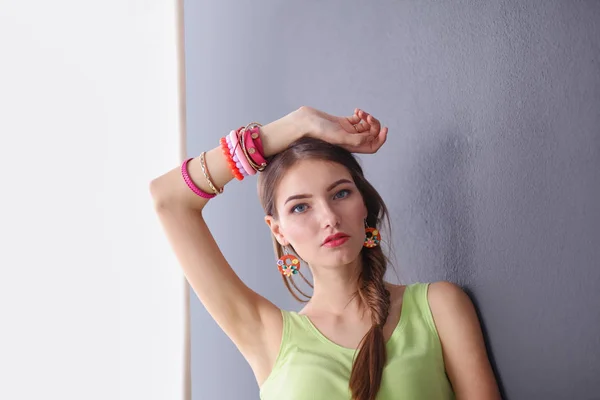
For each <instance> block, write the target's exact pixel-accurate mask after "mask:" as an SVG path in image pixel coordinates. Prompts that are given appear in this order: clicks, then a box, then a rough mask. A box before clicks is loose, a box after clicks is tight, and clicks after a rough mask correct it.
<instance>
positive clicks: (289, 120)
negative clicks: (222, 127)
mask: <svg viewBox="0 0 600 400" xmlns="http://www.w3.org/2000/svg"><path fill="white" fill-rule="evenodd" d="M301 114H302V111H301V110H297V111H294V112H293V113H291V114H288V115H286V116H284V117H282V118H280V119H278V120H276V121H273V122H271V123H269V124H266V125H264V126H263V127H261V129H260V134H261V141H262V144H263V149H264V154H265V157H271V156H273V155H275V154H277V153H280V152H281V151H283V150H285V149H286V148H287V147H288V146H289V144H290V143H292V142H293V141H294V140H296V139H298V138H300V137H301V136H302V135H303V134H304V133H306V132H305V129H304V128H303V120H302V116H301ZM205 164H206V169H207V170H208V173H209V175H210V177H211V179H212V181H213V184H214V185H215V186H216V187H217V188H221V187H225V186H226V184H227V183H229V182H230V181H231V180H232V179H233V178H234V176H233V173H232V172H231V170H230V168H229V165H228V163H227V160H226V159H225V157H224V155H223V153H222V150H221V147H220V146H217V147H215V148H213V149H212V150H209V151H207V152H206V154H205ZM188 174H189V176H190V178H191V179H192V181H193V182H194V184H195V185H196V186H197V187H198V188H200V189H201V190H202V191H204V192H206V193H212V190H211V188H210V186H209V185H208V182H207V180H206V178H205V177H204V174H203V173H202V167H201V162H200V157H199V156H198V157H195V158H194V159H192V160H190V161H189V163H188ZM248 178H250V177H246V178H245V179H248ZM150 191H151V193H152V197H153V198H154V201H155V203H156V206H157V207H158V208H162V207H167V206H169V207H171V206H177V207H186V208H190V209H195V210H198V211H201V210H202V209H203V208H204V206H205V205H206V204H207V203H208V199H205V198H203V197H200V196H198V195H196V194H195V193H193V192H192V191H191V190H190V189H189V188H188V187H187V185H186V183H185V181H184V180H183V178H182V176H181V167H180V166H179V167H176V168H174V169H172V170H171V171H169V172H167V173H166V174H164V175H161V176H160V177H158V178H156V179H154V180H153V181H152V182H151V184H150Z"/></svg>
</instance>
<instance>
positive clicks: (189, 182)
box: [181, 158, 216, 199]
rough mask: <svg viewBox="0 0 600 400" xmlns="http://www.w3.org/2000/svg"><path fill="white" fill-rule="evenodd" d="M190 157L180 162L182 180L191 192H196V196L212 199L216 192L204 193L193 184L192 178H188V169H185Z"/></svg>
mask: <svg viewBox="0 0 600 400" xmlns="http://www.w3.org/2000/svg"><path fill="white" fill-rule="evenodd" d="M191 159H192V158H188V159H187V160H185V161H184V162H183V164H181V176H183V180H184V181H185V183H186V184H187V185H188V187H189V188H190V190H191V191H192V192H194V193H196V194H197V195H198V196H200V197H204V198H205V199H212V198H213V197H215V196H216V194H214V193H212V194H211V193H206V192H204V191H203V190H202V189H200V188H199V187H198V186H196V185H195V184H194V182H192V178H190V175H189V174H188V169H187V165H188V162H190V160H191Z"/></svg>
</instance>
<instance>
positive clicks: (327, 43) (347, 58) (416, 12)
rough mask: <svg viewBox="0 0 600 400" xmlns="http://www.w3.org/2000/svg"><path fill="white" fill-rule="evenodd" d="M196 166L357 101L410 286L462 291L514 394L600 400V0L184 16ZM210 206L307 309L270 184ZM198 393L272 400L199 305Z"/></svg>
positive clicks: (283, 297) (200, 8)
mask: <svg viewBox="0 0 600 400" xmlns="http://www.w3.org/2000/svg"><path fill="white" fill-rule="evenodd" d="M185 19H186V20H185V23H186V57H187V60H186V68H187V91H188V93H187V101H188V111H187V112H188V120H187V122H188V152H189V155H190V156H195V155H198V154H199V152H200V151H202V150H206V149H209V148H213V147H215V146H217V144H218V139H219V137H221V136H223V135H224V134H225V133H227V132H229V130H230V129H232V128H235V127H238V126H240V125H242V124H245V123H247V122H250V121H254V120H258V121H261V122H263V123H266V122H268V121H270V120H273V119H276V118H279V117H281V116H282V115H284V114H286V113H288V112H289V111H291V110H293V109H295V108H297V107H299V106H301V105H304V104H306V105H311V106H314V107H317V108H322V109H324V110H326V111H328V112H331V113H337V114H347V113H351V112H352V110H353V109H354V107H362V108H364V109H366V110H368V111H371V112H373V113H374V114H375V115H376V116H378V117H379V118H380V119H381V120H382V121H384V123H385V124H387V125H388V126H389V127H390V134H389V139H388V142H387V143H386V145H385V146H384V148H383V149H382V150H381V151H380V152H379V153H378V154H376V155H369V156H360V158H361V160H362V163H363V166H364V167H365V170H366V174H367V176H368V178H369V179H371V181H372V182H373V183H374V185H375V187H376V188H377V189H378V190H379V191H380V192H381V194H382V195H383V197H384V199H385V200H386V202H387V204H388V206H389V208H390V212H391V220H392V228H393V236H392V239H393V244H394V251H395V261H396V262H395V264H396V265H395V273H392V274H390V279H391V280H393V281H400V282H402V283H411V282H415V281H436V280H450V281H453V282H455V283H458V284H460V285H461V286H462V287H463V288H465V290H466V291H467V292H468V293H469V295H470V296H471V298H472V299H473V301H474V303H475V305H476V307H477V309H478V312H479V314H480V318H481V322H482V326H483V330H484V333H485V335H486V341H487V345H488V348H489V351H490V358H491V360H492V363H493V366H494V369H495V371H496V374H497V377H498V379H499V382H500V384H501V388H502V391H503V395H504V397H505V398H506V399H510V400H520V399H523V400H525V399H527V400H529V399H545V400H554V399H556V400H561V399H600V290H599V289H600V261H599V260H600V207H599V206H598V203H599V200H598V198H599V197H600V39H599V38H600V2H597V1H579V2H566V1H539V0H538V1H527V2H518V1H500V2H494V4H493V5H492V4H488V2H476V1H455V0H453V1H444V2H441V1H431V0H427V1H418V2H417V1H410V2H409V1H402V2H400V1H394V2H392V1H378V2H366V1H341V0H337V1H329V2H320V1H315V0H310V1H303V2H283V1H273V0H260V1H254V2H241V1H220V2H216V1H213V2H192V1H188V2H186V3H185ZM226 192H227V193H226V194H225V195H224V196H222V197H219V198H218V199H216V200H215V201H214V202H211V203H210V204H209V206H207V208H206V212H205V215H206V219H207V221H208V223H209V227H210V228H211V230H212V231H213V233H214V235H215V238H216V239H217V242H218V243H219V244H220V245H221V249H222V251H223V253H224V254H225V256H226V257H227V259H228V260H229V262H230V263H231V264H232V265H233V266H234V268H235V270H236V271H237V273H238V274H239V275H240V276H241V278H242V279H243V280H244V281H245V282H247V284H248V285H249V286H251V287H252V288H253V289H254V290H256V291H258V292H259V293H261V294H263V295H264V296H266V297H267V298H269V299H270V300H272V301H274V302H275V303H276V304H277V305H279V306H280V307H283V308H287V309H297V308H298V305H297V304H296V303H294V301H293V300H292V298H291V296H289V294H288V293H287V291H286V290H285V288H284V287H283V285H282V283H281V279H280V278H279V276H278V275H277V272H276V269H275V266H274V264H273V262H274V257H273V254H272V247H271V242H270V235H269V231H268V228H267V226H266V225H265V224H264V222H263V213H262V209H261V207H260V205H259V203H258V199H257V196H256V181H255V179H249V180H244V181H243V182H241V183H239V182H237V181H233V182H232V183H231V184H230V185H228V186H227V187H226ZM192 352H193V354H192V374H193V387H192V392H193V398H194V400H200V399H222V400H228V399H231V400H233V399H255V398H257V397H258V388H257V386H256V382H255V381H254V377H253V375H252V372H251V370H250V368H249V367H248V365H247V364H246V362H245V361H244V359H243V358H242V357H241V355H240V354H239V353H238V351H237V349H236V348H235V347H234V345H233V344H231V343H230V341H229V339H228V338H227V337H226V336H225V335H224V334H223V333H222V332H221V331H220V329H219V328H218V326H217V325H216V324H215V323H214V322H213V321H212V319H211V318H210V316H209V315H208V314H207V313H206V311H205V310H204V309H203V308H202V305H201V304H200V303H199V302H198V300H197V298H196V297H195V296H192Z"/></svg>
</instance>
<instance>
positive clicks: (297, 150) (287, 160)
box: [258, 137, 391, 400]
mask: <svg viewBox="0 0 600 400" xmlns="http://www.w3.org/2000/svg"><path fill="white" fill-rule="evenodd" d="M300 160H322V161H328V162H334V163H338V164H340V165H343V166H344V167H346V168H347V169H348V171H349V172H350V175H351V176H352V179H353V180H354V183H355V185H356V187H357V188H358V190H359V192H360V193H361V195H362V197H363V200H364V202H365V206H366V208H367V213H368V215H367V223H368V225H369V226H370V227H377V228H378V229H381V225H382V224H381V223H382V222H383V220H384V218H385V220H386V222H387V227H388V228H389V226H390V224H389V216H388V212H387V207H386V206H385V203H384V201H383V199H382V198H381V196H380V195H379V193H378V192H377V191H376V190H375V188H374V187H373V186H372V185H371V184H370V183H369V182H368V181H367V180H366V179H365V177H364V174H363V170H362V167H361V166H360V164H359V163H358V160H357V159H356V158H355V157H354V155H352V153H350V152H348V151H347V150H346V149H344V148H342V147H339V146H336V145H332V144H330V143H328V142H325V141H323V140H320V139H315V138H308V137H304V138H301V139H298V140H297V141H295V142H294V143H292V144H291V145H290V146H289V147H288V148H287V149H286V150H284V151H283V152H281V153H279V154H276V155H275V156H273V157H271V158H270V159H269V160H268V161H269V165H268V166H267V168H266V169H265V170H264V171H263V172H262V173H260V174H259V176H258V195H259V198H260V202H261V205H262V206H263V208H264V211H265V214H266V215H270V216H273V217H274V218H275V219H277V218H278V215H277V210H276V207H275V196H276V190H277V186H278V184H279V182H280V181H281V179H282V177H283V175H284V174H285V172H286V171H287V170H288V169H289V168H290V167H292V166H293V165H294V164H296V163H297V162H298V161H300ZM388 230H389V231H391V229H388ZM382 236H383V235H382ZM383 237H384V238H386V237H387V238H388V240H389V236H383ZM273 246H274V249H275V254H276V257H277V258H279V257H281V256H282V255H283V254H284V253H283V249H282V247H281V245H280V244H279V242H277V240H276V239H275V237H274V236H273ZM290 247H291V248H292V250H293V251H294V253H296V251H295V250H294V249H293V247H292V246H290ZM296 254H297V253H296ZM360 254H361V255H360V256H361V257H362V265H363V267H362V271H361V273H360V274H359V281H358V292H357V293H356V295H358V296H359V298H360V300H361V302H362V304H363V305H364V306H366V307H368V309H369V310H370V311H371V319H372V324H373V325H372V327H371V329H370V330H369V331H368V332H367V334H366V335H365V336H364V337H363V338H362V340H361V342H360V345H359V348H358V354H357V355H355V359H354V364H353V366H352V373H351V375H350V390H351V391H352V397H353V399H355V400H373V399H375V396H376V395H377V392H378V391H379V388H380V386H381V377H382V374H383V367H384V366H385V363H386V348H385V339H384V337H383V326H384V325H385V322H386V320H387V317H388V313H389V308H390V293H389V291H388V290H387V289H386V288H385V286H384V276H385V272H386V270H387V265H388V258H387V257H386V256H385V254H384V253H383V250H382V248H381V244H380V246H377V247H374V248H365V247H363V249H362V250H361V253H360ZM298 256H299V255H298ZM301 276H302V278H303V279H304V280H305V281H306V282H307V283H308V285H309V286H311V287H312V285H311V284H310V282H309V281H308V280H307V279H306V278H305V277H304V275H301ZM282 278H283V282H284V283H285V285H286V287H287V288H288V290H289V291H290V293H291V294H292V295H293V296H294V297H295V298H296V299H297V300H299V301H302V302H307V301H308V299H310V296H308V295H307V294H305V293H304V292H303V291H302V290H301V289H300V288H299V287H298V286H297V284H296V283H295V282H294V280H293V279H292V278H291V277H285V276H283V275H282ZM294 289H295V290H296V291H297V292H298V293H299V295H300V296H302V297H304V299H302V298H301V297H299V296H298V294H296V293H295V291H294Z"/></svg>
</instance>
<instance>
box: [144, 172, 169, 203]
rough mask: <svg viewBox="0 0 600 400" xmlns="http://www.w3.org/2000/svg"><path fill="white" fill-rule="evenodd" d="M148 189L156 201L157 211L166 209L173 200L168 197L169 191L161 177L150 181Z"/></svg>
mask: <svg viewBox="0 0 600 400" xmlns="http://www.w3.org/2000/svg"><path fill="white" fill-rule="evenodd" d="M148 190H149V192H150V196H151V197H152V201H153V202H154V208H155V209H156V210H157V211H159V210H164V209H166V208H167V207H168V205H169V204H170V202H171V201H170V200H169V199H168V196H167V191H166V190H165V189H164V185H163V184H162V182H161V179H160V178H156V179H153V180H152V181H150V184H149V188H148Z"/></svg>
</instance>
